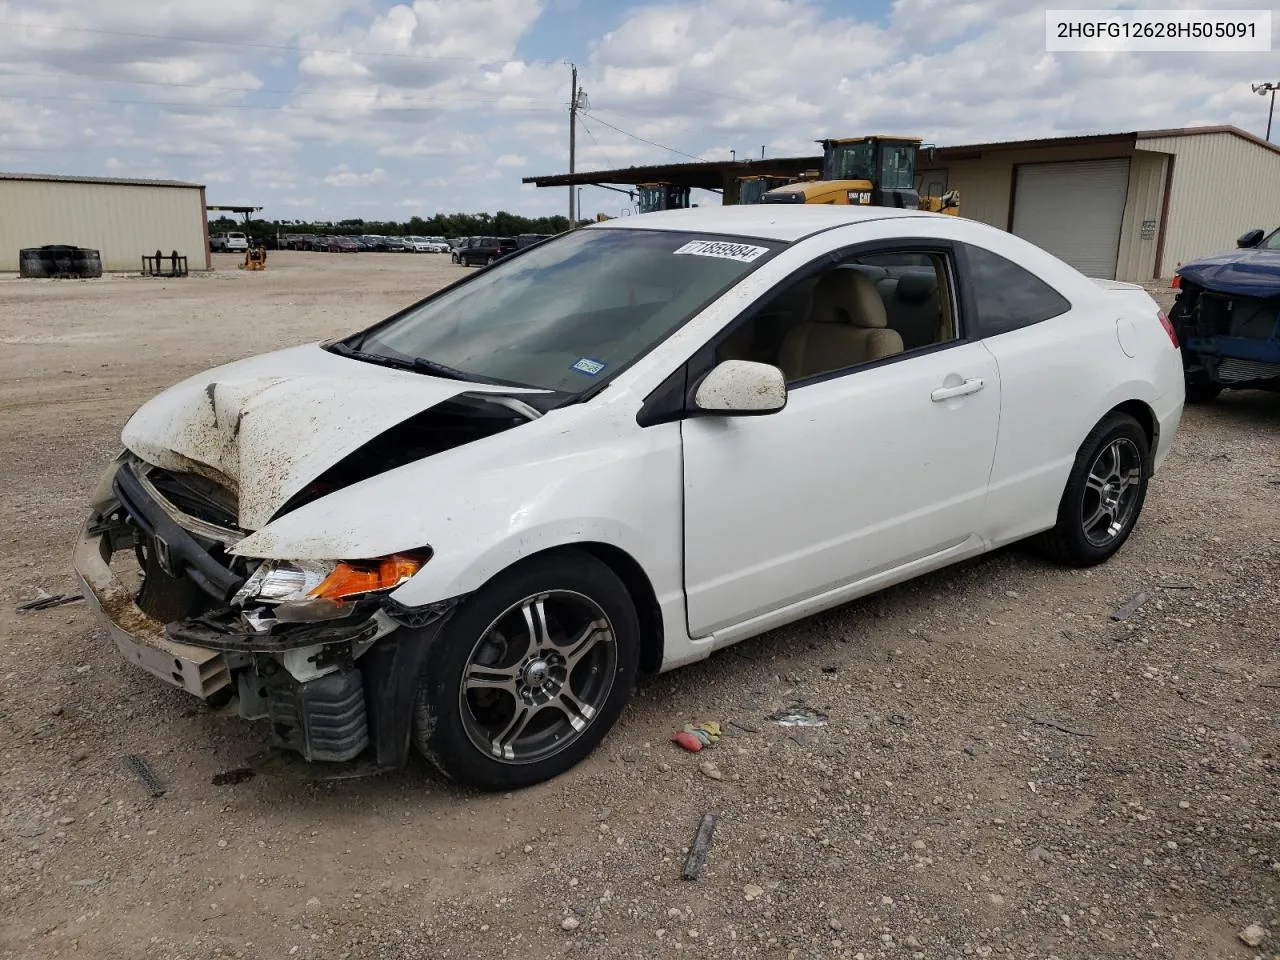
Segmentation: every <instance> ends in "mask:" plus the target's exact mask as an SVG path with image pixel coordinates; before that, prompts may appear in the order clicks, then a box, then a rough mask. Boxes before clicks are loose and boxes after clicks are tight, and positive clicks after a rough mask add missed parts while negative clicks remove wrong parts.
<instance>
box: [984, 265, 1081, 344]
mask: <svg viewBox="0 0 1280 960" xmlns="http://www.w3.org/2000/svg"><path fill="white" fill-rule="evenodd" d="M962 248H963V254H964V260H965V265H966V270H965V274H966V281H967V286H968V288H969V297H970V300H971V303H972V305H973V308H974V312H975V313H976V317H975V318H974V322H975V323H976V325H977V331H976V333H977V335H978V336H979V337H994V336H998V335H999V334H1002V333H1008V332H1010V331H1011V330H1020V329H1022V328H1023V327H1029V326H1032V325H1033V324H1037V323H1041V322H1043V321H1045V320H1048V319H1050V318H1052V317H1057V316H1060V315H1062V314H1064V313H1066V312H1067V311H1068V310H1070V309H1071V302H1070V301H1069V300H1067V298H1066V297H1064V296H1063V295H1062V294H1060V293H1059V292H1058V291H1057V290H1055V289H1054V288H1053V287H1051V286H1049V284H1047V283H1045V282H1044V281H1043V280H1041V279H1040V278H1039V277H1037V276H1036V275H1035V274H1034V273H1031V272H1030V271H1029V270H1026V269H1024V268H1023V267H1020V266H1018V265H1017V264H1016V263H1014V262H1013V261H1012V260H1007V259H1005V258H1004V257H1002V256H1000V255H999V254H998V253H992V252H991V251H990V250H985V249H983V248H982V247H975V246H972V245H970V244H967V243H966V244H963V245H962Z"/></svg>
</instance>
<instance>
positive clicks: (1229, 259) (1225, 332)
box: [1169, 230, 1280, 403]
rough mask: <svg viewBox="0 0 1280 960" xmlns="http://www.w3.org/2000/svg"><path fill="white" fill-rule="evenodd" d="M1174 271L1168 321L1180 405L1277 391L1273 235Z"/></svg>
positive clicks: (1277, 241)
mask: <svg viewBox="0 0 1280 960" xmlns="http://www.w3.org/2000/svg"><path fill="white" fill-rule="evenodd" d="M1236 246H1237V247H1238V248H1239V249H1237V250H1235V251H1232V252H1230V253H1220V254H1216V255H1215V256H1212V257H1206V258H1205V259H1203V260H1196V261H1194V262H1193V263H1186V264H1183V265H1182V266H1181V267H1179V268H1178V274H1177V278H1176V280H1175V285H1176V286H1178V287H1179V288H1180V292H1179V293H1178V299H1177V300H1176V301H1175V303H1174V305H1173V309H1172V310H1171V311H1170V312H1169V320H1170V321H1171V322H1172V323H1173V327H1174V329H1175V330H1176V331H1177V333H1178V340H1179V341H1180V342H1181V344H1182V364H1183V369H1184V371H1185V373H1186V378H1187V400H1189V401H1191V402H1192V403H1205V402H1207V401H1210V400H1213V399H1214V398H1215V397H1217V396H1218V394H1219V393H1221V392H1222V391H1223V390H1224V389H1226V388H1228V387H1229V388H1231V389H1235V390H1245V389H1248V390H1275V391H1280V230H1273V231H1272V232H1271V233H1270V234H1264V233H1263V231H1262V230H1250V231H1249V232H1248V233H1246V234H1245V235H1244V236H1242V237H1241V238H1240V239H1239V240H1237V241H1236Z"/></svg>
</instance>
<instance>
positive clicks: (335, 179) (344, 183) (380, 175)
mask: <svg viewBox="0 0 1280 960" xmlns="http://www.w3.org/2000/svg"><path fill="white" fill-rule="evenodd" d="M386 179H387V171H385V170H383V169H382V168H381V167H375V168H374V169H372V170H369V171H367V172H365V173H358V172H356V171H355V170H351V169H350V168H348V167H347V165H346V164H345V163H344V164H341V165H340V166H338V167H335V168H334V169H333V170H331V171H330V172H329V175H328V176H327V177H325V178H324V182H325V183H327V184H328V185H329V186H331V187H369V186H373V185H374V184H378V183H382V182H383V181H384V180H386Z"/></svg>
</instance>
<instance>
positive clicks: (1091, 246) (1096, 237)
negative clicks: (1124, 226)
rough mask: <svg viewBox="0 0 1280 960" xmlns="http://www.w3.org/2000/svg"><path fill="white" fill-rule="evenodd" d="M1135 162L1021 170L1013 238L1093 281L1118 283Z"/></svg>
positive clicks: (1084, 162)
mask: <svg viewBox="0 0 1280 960" xmlns="http://www.w3.org/2000/svg"><path fill="white" fill-rule="evenodd" d="M1128 194H1129V161H1128V160H1127V159H1126V160H1082V161H1077V162H1074V163H1030V164H1024V165H1023V166H1020V167H1018V168H1017V181H1016V183H1015V185H1014V191H1013V232H1014V233H1016V234H1017V235H1018V236H1020V237H1024V238H1025V239H1027V240H1030V241H1031V242H1032V243H1034V244H1035V245H1036V246H1038V247H1043V248H1044V249H1045V250H1048V251H1049V252H1050V253H1052V254H1053V255H1054V256H1055V257H1058V258H1059V259H1061V260H1065V261H1066V262H1067V263H1069V264H1071V265H1072V266H1073V267H1075V268H1076V269H1077V270H1079V271H1080V272H1081V273H1083V274H1084V275H1085V276H1088V277H1102V278H1104V279H1107V280H1114V279H1115V276H1116V258H1117V256H1118V254H1119V250H1120V225H1121V221H1122V220H1123V218H1124V203H1125V199H1126V198H1127V197H1128Z"/></svg>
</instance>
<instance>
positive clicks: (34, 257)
mask: <svg viewBox="0 0 1280 960" xmlns="http://www.w3.org/2000/svg"><path fill="white" fill-rule="evenodd" d="M18 273H19V275H20V276H23V277H39V278H44V279H58V280H82V279H86V278H90V277H100V276H102V256H101V255H100V254H99V253H98V251H97V250H89V249H87V248H85V247H72V246H67V245H65V244H49V245H47V246H43V247H28V248H27V249H25V250H22V251H20V252H19V255H18Z"/></svg>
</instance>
